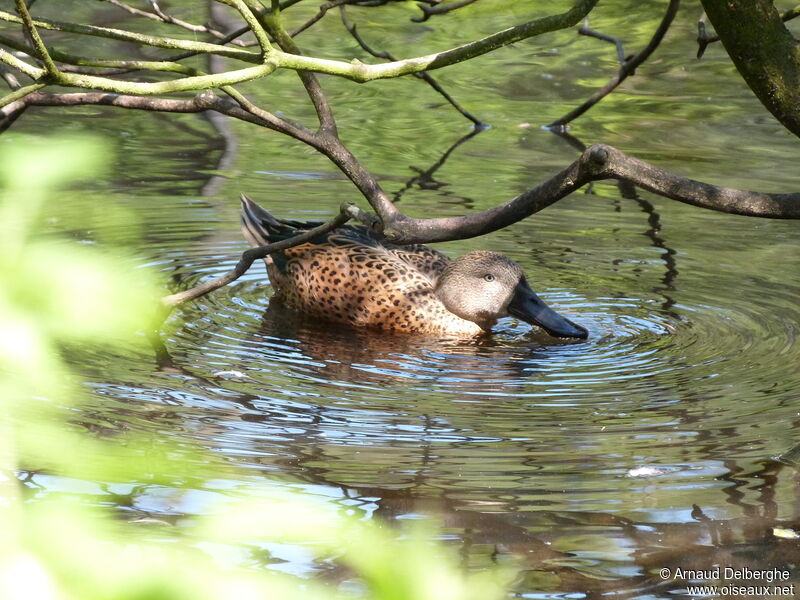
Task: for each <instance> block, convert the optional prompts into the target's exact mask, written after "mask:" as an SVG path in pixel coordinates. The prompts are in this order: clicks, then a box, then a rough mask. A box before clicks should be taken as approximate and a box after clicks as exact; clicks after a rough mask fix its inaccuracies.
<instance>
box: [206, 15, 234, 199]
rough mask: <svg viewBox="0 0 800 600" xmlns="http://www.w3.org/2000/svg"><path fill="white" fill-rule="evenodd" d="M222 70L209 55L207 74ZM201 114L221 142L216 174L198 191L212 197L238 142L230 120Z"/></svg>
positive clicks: (215, 114)
mask: <svg viewBox="0 0 800 600" xmlns="http://www.w3.org/2000/svg"><path fill="white" fill-rule="evenodd" d="M211 5H212V7H217V8H218V5H217V4H215V3H213V2H212V3H211ZM212 14H213V12H212ZM224 69H225V66H224V61H223V59H222V57H220V56H216V55H213V54H211V55H209V57H208V72H209V73H221V72H222V71H223V70H224ZM202 114H203V116H204V117H205V118H206V120H207V121H208V122H209V123H210V124H211V127H213V128H214V130H215V131H216V132H217V134H218V135H219V137H220V138H221V139H222V142H223V147H222V154H220V156H219V158H218V159H217V168H216V169H215V170H216V171H217V174H216V175H212V176H211V177H210V178H209V179H208V181H206V183H205V185H204V186H203V187H202V189H201V190H200V193H201V194H202V195H203V196H214V195H215V194H216V193H217V191H218V190H219V187H220V186H221V185H222V183H223V181H225V179H226V177H225V176H224V175H220V174H219V172H221V171H227V170H228V169H230V168H231V167H232V166H233V164H234V162H235V161H236V157H237V156H238V154H239V141H238V139H237V138H236V136H235V135H234V133H233V128H232V127H231V121H230V119H228V118H227V117H225V116H223V115H221V114H220V113H218V112H213V111H207V112H204V113H202Z"/></svg>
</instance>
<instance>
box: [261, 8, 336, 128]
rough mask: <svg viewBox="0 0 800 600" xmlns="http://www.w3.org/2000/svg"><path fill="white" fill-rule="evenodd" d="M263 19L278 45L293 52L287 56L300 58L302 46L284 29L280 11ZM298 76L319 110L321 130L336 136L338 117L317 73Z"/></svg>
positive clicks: (302, 72) (315, 107)
mask: <svg viewBox="0 0 800 600" xmlns="http://www.w3.org/2000/svg"><path fill="white" fill-rule="evenodd" d="M263 19H264V24H265V25H266V26H267V28H268V29H269V32H270V33H271V34H272V37H274V38H275V41H276V42H277V43H278V45H279V46H280V47H281V48H282V49H283V50H287V51H289V52H292V54H291V55H285V56H296V57H298V58H300V57H299V55H300V54H301V52H300V48H298V47H297V44H295V42H294V40H293V39H292V38H291V36H290V35H289V34H288V33H287V32H286V29H284V27H283V23H282V21H281V16H280V11H278V10H273V11H272V13H271V14H270V15H267V16H265V17H263ZM298 76H299V77H300V81H302V83H303V87H305V89H306V93H307V94H308V97H309V98H310V99H311V103H312V104H313V105H314V110H316V112H317V117H318V118H319V127H320V132H324V133H328V134H330V135H333V136H335V135H336V119H335V118H334V116H333V110H332V109H331V106H330V103H329V102H328V98H327V97H326V96H325V92H324V91H323V90H322V86H321V85H320V84H319V80H318V79H317V77H316V75H314V74H313V73H310V72H304V71H299V72H298Z"/></svg>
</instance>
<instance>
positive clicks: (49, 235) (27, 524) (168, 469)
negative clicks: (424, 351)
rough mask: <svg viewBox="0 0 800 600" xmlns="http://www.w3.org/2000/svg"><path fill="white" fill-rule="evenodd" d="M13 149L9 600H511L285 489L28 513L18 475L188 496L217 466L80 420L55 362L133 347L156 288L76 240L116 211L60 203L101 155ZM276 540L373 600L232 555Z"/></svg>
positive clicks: (120, 214) (0, 404) (8, 159)
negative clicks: (88, 427) (333, 570)
mask: <svg viewBox="0 0 800 600" xmlns="http://www.w3.org/2000/svg"><path fill="white" fill-rule="evenodd" d="M15 141H16V143H15V144H13V145H6V146H4V147H2V148H0V165H1V166H0V180H1V181H2V186H3V187H2V190H3V191H2V195H1V196H0V227H2V231H0V331H2V332H3V335H2V336H0V473H4V474H5V475H4V476H0V531H2V532H3V535H2V536H1V537H0V598H3V599H5V600H13V599H17V598H20V599H21V598H25V599H26V600H27V599H30V598H36V599H43V600H49V599H53V600H62V599H63V600H70V599H75V600H172V599H176V600H177V599H179V598H180V599H185V598H193V599H196V600H202V599H205V598H208V599H211V598H223V597H225V598H229V597H230V598H237V599H243V600H244V599H249V598H254V599H255V598H259V599H263V598H282V599H291V598H298V599H299V598H304V599H309V598H311V599H314V598H319V599H329V598H339V597H353V596H362V597H363V596H366V597H370V598H376V599H381V600H401V599H412V598H413V599H415V600H426V599H430V600H434V599H436V600H440V599H446V598H475V599H479V598H480V599H481V600H483V599H487V598H493V597H502V595H503V579H504V578H505V574H503V573H501V572H500V571H489V572H484V573H482V574H481V575H473V576H469V577H465V576H464V575H463V574H462V573H461V572H460V571H459V570H458V568H457V567H456V566H455V564H454V562H453V557H451V556H449V555H448V554H447V553H446V552H445V551H444V550H443V549H442V548H440V547H439V546H437V545H435V544H432V543H430V542H429V541H428V540H429V539H430V537H431V532H430V531H429V530H428V529H426V528H424V527H414V528H411V529H410V530H409V531H408V532H406V533H405V534H404V539H402V540H401V541H399V540H398V539H397V538H398V535H399V534H398V533H397V532H393V531H390V530H386V529H381V528H380V527H379V526H378V525H377V524H375V523H373V522H369V521H361V520H358V519H357V518H356V517H353V516H345V515H343V514H342V513H341V512H340V510H339V509H337V508H336V507H335V506H334V505H332V504H330V503H328V502H323V501H321V500H319V499H315V498H312V497H309V496H307V495H304V494H299V493H297V492H289V491H287V490H286V489H284V488H282V487H280V486H276V485H266V484H265V485H264V486H263V489H262V491H261V492H258V493H250V494H249V495H248V497H246V498H242V497H237V498H236V499H233V500H230V501H226V502H225V503H222V502H220V503H219V504H218V505H217V506H215V507H214V508H213V509H212V510H211V511H210V513H211V514H209V515H207V516H203V517H200V518H196V519H192V520H191V521H190V522H189V523H187V524H183V525H182V526H181V527H173V526H169V525H167V524H165V523H152V524H147V523H143V522H126V521H125V520H124V519H122V518H121V515H120V514H118V513H115V512H114V511H112V510H111V509H107V508H103V507H99V506H96V505H93V504H92V503H91V501H90V499H89V498H88V497H86V496H81V495H80V494H69V495H67V494H61V495H58V494H55V493H50V494H49V495H48V497H47V498H46V499H44V500H37V501H35V502H33V501H26V500H25V499H24V497H23V488H22V487H21V486H20V484H19V482H18V479H17V477H16V476H15V473H18V472H19V471H20V470H22V469H25V470H34V471H42V470H44V471H46V472H47V473H49V474H52V475H55V476H61V477H72V478H74V479H75V480H78V481H92V482H112V481H122V482H125V481H127V482H142V481H146V482H147V483H148V484H150V485H154V484H159V483H160V484H162V485H167V486H169V487H170V489H172V490H173V493H174V495H175V496H176V498H179V497H180V496H181V495H182V494H184V493H186V491H187V490H186V489H183V488H181V487H180V486H179V485H178V484H176V483H175V478H174V476H173V475H171V474H173V473H176V472H179V473H191V474H192V475H191V477H189V476H186V477H184V485H186V484H185V482H186V481H196V480H198V479H204V478H206V479H207V478H210V477H211V476H212V475H214V474H219V472H220V471H219V470H220V469H221V468H222V467H220V466H219V465H218V464H217V461H215V460H214V459H213V458H212V457H211V456H210V455H209V454H207V453H204V452H203V451H201V450H199V449H194V450H192V449H189V450H187V449H186V448H185V447H184V446H183V445H182V446H181V447H180V448H179V447H178V446H177V444H171V443H170V442H168V441H167V442H164V441H159V442H158V443H153V442H152V441H148V440H141V439H136V438H134V437H130V436H122V435H118V436H116V437H111V438H106V439H102V440H101V439H97V438H96V437H94V436H92V435H90V434H89V433H87V432H86V431H85V430H83V429H81V428H80V427H78V425H76V424H74V423H72V422H71V419H74V418H75V416H76V413H75V412H74V410H71V409H72V408H74V407H75V406H76V405H77V404H78V403H79V401H80V397H81V387H80V385H79V382H78V381H77V380H76V379H77V378H76V377H75V376H74V375H73V374H72V372H71V371H72V370H71V368H70V365H69V364H67V363H66V362H65V360H64V359H63V358H62V356H61V353H60V349H61V348H62V347H64V346H65V345H72V344H80V345H81V346H83V347H102V346H108V345H119V344H128V345H130V344H135V343H137V341H136V340H137V339H138V338H140V337H141V336H138V335H137V334H136V332H137V331H141V330H142V329H144V328H145V327H146V324H147V322H148V321H147V320H148V319H149V318H150V317H151V310H152V307H154V306H156V293H157V289H158V287H157V285H156V281H155V279H154V278H153V276H152V275H151V274H150V273H148V272H147V271H146V270H144V269H137V268H135V267H134V265H133V263H132V262H131V261H130V260H129V259H126V258H124V256H123V255H122V254H121V253H120V252H119V249H115V248H113V247H110V246H109V245H108V244H102V245H96V244H93V243H84V244H78V243H76V242H75V241H74V239H71V237H73V236H74V234H75V232H74V229H71V228H72V227H73V226H74V225H75V223H73V221H72V220H71V219H72V217H71V216H70V215H71V214H73V213H74V212H75V211H76V206H77V207H78V210H77V212H79V213H80V215H81V216H82V217H86V215H87V214H90V215H94V216H93V217H91V218H90V219H89V220H90V221H91V219H92V218H98V219H99V218H101V217H100V215H101V214H102V215H103V216H104V218H106V219H109V220H114V219H124V218H126V213H125V211H124V210H122V209H120V208H118V207H115V206H111V205H108V204H103V203H101V202H100V200H99V199H97V198H89V199H87V198H73V197H72V195H71V194H69V192H68V191H65V189H68V188H67V186H68V185H69V184H70V183H71V182H75V181H77V180H79V179H81V178H86V177H95V176H96V175H97V174H98V172H99V171H100V170H101V169H102V165H103V162H104V161H103V158H104V156H106V155H107V154H108V152H107V149H105V148H104V147H103V146H101V145H99V144H98V143H97V142H93V141H86V140H74V139H61V140H52V139H51V140H47V142H46V143H45V142H42V141H37V140H27V141H20V140H15ZM56 190H58V194H56V193H55V192H56ZM56 199H57V200H56ZM93 203H95V204H97V203H100V209H99V210H98V207H97V206H94V207H91V206H90V205H91V204H93ZM84 241H87V242H88V241H97V240H84ZM270 543H282V544H293V545H297V546H300V547H303V548H306V549H307V550H309V551H310V552H311V553H312V554H313V556H314V557H315V558H316V559H325V560H333V558H334V557H335V558H336V560H337V561H338V562H339V563H341V565H343V566H344V567H345V568H346V569H347V570H348V571H347V572H348V573H351V575H348V578H349V579H354V580H356V581H361V582H362V585H363V589H364V593H363V594H360V593H356V592H343V591H342V590H340V589H337V588H335V587H333V586H331V585H324V584H322V583H317V582H314V581H309V580H308V579H305V578H301V577H298V576H294V575H288V574H282V573H278V572H275V571H272V570H265V569H263V568H262V569H246V568H245V566H244V565H242V564H241V561H240V560H238V558H237V557H240V556H241V552H242V549H243V548H257V549H262V548H263V547H264V546H265V545H268V544H270ZM200 547H202V548H204V549H207V548H213V550H214V551H213V552H206V551H201V550H199V549H198V548H200ZM212 554H213V555H214V557H215V558H214V559H212V557H211V555H212ZM220 557H231V558H230V561H228V560H224V561H221V560H220ZM221 562H222V563H225V564H220V563H221ZM228 563H230V564H228Z"/></svg>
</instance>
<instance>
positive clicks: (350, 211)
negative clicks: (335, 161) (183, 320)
mask: <svg viewBox="0 0 800 600" xmlns="http://www.w3.org/2000/svg"><path fill="white" fill-rule="evenodd" d="M364 218H368V217H366V216H365V213H364V212H363V211H361V210H360V209H359V208H358V207H356V206H355V205H354V204H350V203H345V204H342V206H341V207H340V208H339V214H338V215H336V217H334V218H333V219H331V220H330V221H328V222H327V223H323V224H322V225H320V226H318V227H314V228H313V229H309V230H308V231H306V232H304V233H301V234H300V235H296V236H294V237H292V238H289V239H286V240H281V241H280V242H275V243H274V244H268V245H266V246H258V247H257V248H250V249H249V250H245V251H244V252H243V253H242V257H241V258H240V259H239V262H238V263H237V264H236V266H235V267H234V268H233V269H232V270H231V271H228V272H227V273H225V275H221V276H220V277H215V278H214V279H211V280H209V281H204V282H203V283H201V284H199V285H196V286H194V287H193V288H191V289H189V290H185V291H183V292H178V293H177V294H171V295H169V296H165V297H163V298H162V299H161V303H162V304H163V305H164V307H166V308H167V309H172V308H174V307H176V306H178V305H179V304H183V303H184V302H188V301H189V300H195V299H196V298H199V297H201V296H205V295H206V294H208V293H209V292H213V291H214V290H218V289H219V288H221V287H224V286H226V285H228V284H229V283H232V282H234V281H236V280H237V279H239V277H241V276H242V275H244V274H245V273H246V272H247V270H248V269H249V268H250V267H251V266H252V264H253V263H254V262H255V261H256V260H258V259H259V258H264V257H266V256H268V255H270V254H272V253H273V252H281V251H283V250H288V249H289V248H293V247H295V246H299V245H300V244H304V243H306V242H308V241H309V240H312V239H314V238H315V237H317V236H319V235H322V234H324V233H328V232H329V231H333V230H334V229H338V228H339V227H341V226H342V225H344V224H345V223H347V221H349V220H350V219H364Z"/></svg>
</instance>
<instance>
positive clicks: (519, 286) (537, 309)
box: [436, 251, 589, 339]
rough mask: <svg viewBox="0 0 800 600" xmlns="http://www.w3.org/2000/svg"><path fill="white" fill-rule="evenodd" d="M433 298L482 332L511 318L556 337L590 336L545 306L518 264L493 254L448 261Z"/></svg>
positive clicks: (474, 253) (474, 254)
mask: <svg viewBox="0 0 800 600" xmlns="http://www.w3.org/2000/svg"><path fill="white" fill-rule="evenodd" d="M436 295H437V296H438V297H439V299H440V300H441V301H442V303H443V304H444V305H445V308H447V310H449V311H450V312H451V313H453V314H455V315H458V316H459V317H461V318H462V319H466V320H467V321H472V322H473V323H477V324H478V325H479V326H480V327H481V328H482V329H485V330H488V329H490V328H491V327H492V325H494V324H495V322H496V321H497V319H500V318H502V317H507V316H509V315H510V316H513V317H517V318H518V319H522V320H523V321H525V322H527V323H530V324H531V325H538V326H539V327H541V328H542V329H544V330H545V331H546V332H547V333H549V334H550V335H553V336H556V337H570V338H581V339H583V338H586V337H587V336H588V334H589V332H588V331H587V330H586V328H585V327H581V326H580V325H577V324H575V323H573V322H572V321H570V320H569V319H565V318H564V317H562V316H561V315H559V314H558V313H557V312H556V311H554V310H553V309H552V308H550V307H549V306H547V305H546V304H545V303H544V302H543V301H542V300H541V298H539V296H537V295H536V294H535V293H534V292H533V290H532V289H531V288H530V286H528V282H527V281H526V280H525V273H523V272H522V269H521V268H520V267H519V265H518V264H517V263H515V262H514V261H513V260H510V259H508V258H506V257H505V256H503V255H502V254H497V253H496V252H486V251H477V252H470V253H469V254H465V255H464V256H461V257H459V258H457V259H455V260H453V261H451V262H450V263H449V264H448V265H447V267H446V268H445V270H444V272H443V273H442V274H441V276H440V277H439V280H438V281H437V282H436Z"/></svg>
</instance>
